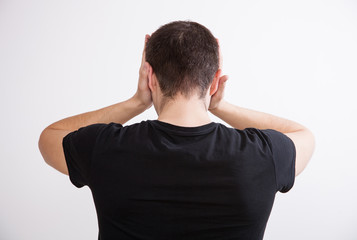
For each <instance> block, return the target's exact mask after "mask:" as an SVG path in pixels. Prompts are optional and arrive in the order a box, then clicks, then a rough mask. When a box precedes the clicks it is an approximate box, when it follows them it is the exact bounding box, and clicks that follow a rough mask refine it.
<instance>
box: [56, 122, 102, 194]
mask: <svg viewBox="0 0 357 240" xmlns="http://www.w3.org/2000/svg"><path fill="white" fill-rule="evenodd" d="M104 126H106V124H102V123H97V124H92V125H88V126H86V127H81V128H79V129H78V130H76V131H73V132H70V133H69V134H67V135H66V136H65V137H64V138H63V140H62V146H63V152H64V156H65V159H66V163H67V168H68V174H69V178H70V180H71V182H72V183H73V185H75V186H76V187H78V188H81V187H83V186H85V185H88V182H89V178H90V167H91V163H92V155H93V150H94V147H95V143H96V140H97V136H98V134H99V132H100V130H101V129H103V127H104Z"/></svg>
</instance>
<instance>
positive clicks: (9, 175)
mask: <svg viewBox="0 0 357 240" xmlns="http://www.w3.org/2000/svg"><path fill="white" fill-rule="evenodd" d="M173 20H193V21H197V22H199V23H201V24H203V25H205V26H206V27H208V28H209V29H211V31H212V32H213V34H214V35H215V36H216V37H217V38H219V39H220V43H221V48H222V53H223V57H224V67H223V71H224V73H225V74H228V75H229V76H230V79H229V80H228V82H227V85H226V86H227V91H226V95H225V96H226V99H227V100H228V101H230V102H233V103H235V104H237V105H240V106H243V107H247V108H252V109H255V110H260V111H263V112H269V113H272V114H275V115H278V116H281V117H285V118H288V119H292V120H295V121H297V122H299V123H301V124H303V125H305V126H307V127H308V128H310V129H311V130H312V132H313V133H314V134H315V136H316V141H317V145H316V151H315V153H314V156H313V158H312V160H311V163H310V164H309V165H308V167H307V169H306V170H305V171H304V172H303V173H302V174H301V175H300V176H299V177H298V178H297V179H296V182H295V186H294V188H293V189H292V190H291V191H290V192H289V193H286V194H281V193H278V194H277V196H276V201H275V205H274V207H273V210H272V213H271V217H270V220H269V222H268V225H267V229H266V232H265V239H268V240H269V239H270V240H280V239H281V240H285V239H290V240H301V239H324V240H330V239H331V240H332V239H342V240H345V239H346V240H354V239H357V228H356V226H357V207H356V204H357V193H356V190H357V187H356V185H357V177H356V170H357V163H356V161H357V157H356V148H357V146H356V144H357V141H356V136H357V131H356V123H357V111H356V110H357V107H356V103H357V97H356V89H357V85H356V80H357V70H356V69H357V3H356V1H337V0H336V1H311V0H309V1H182V0H181V1H164V0H161V1H88V0H86V1H84V0H81V1H72V0H71V1H69V0H61V1H49V0H43V1H39V0H35V1H27V0H23V1H16V0H15V1H14V0H12V1H10V0H8V1H7V0H0V80H1V82H0V93H1V94H0V104H1V108H0V109H1V119H0V121H1V124H0V133H1V138H0V141H1V142H0V146H1V150H0V151H1V152H0V156H1V157H0V164H1V165H0V190H1V193H0V194H1V195H0V239H3V240H23V239H24V240H25V239H51V240H57V239H93V240H95V239H97V234H98V226H97V219H96V212H95V208H94V204H93V201H92V196H91V192H90V190H89V188H88V187H84V188H81V189H77V188H76V187H75V186H73V185H72V184H71V183H70V181H69V179H68V177H67V176H65V175H63V174H61V173H59V172H57V171H56V170H54V169H52V168H51V167H49V166H48V165H46V164H45V162H44V161H43V159H42V157H41V155H40V152H39V150H38V145H37V144H38V138H39V135H40V133H41V131H42V130H43V129H44V128H45V127H46V126H47V125H49V124H51V123H53V122H55V121H57V120H60V119H62V118H65V117H68V116H72V115H75V114H79V113H83V112H87V111H91V110H96V109H99V108H102V107H105V106H108V105H111V104H114V103H117V102H119V101H123V100H126V99H127V98H129V97H131V96H132V95H133V94H134V92H135V90H136V84H137V77H138V68H139V64H140V58H141V52H142V48H143V42H144V36H145V34H146V33H152V32H153V31H155V30H156V29H157V28H158V27H160V26H161V25H163V24H165V23H168V22H170V21H173ZM155 118H156V114H155V111H154V109H153V108H152V109H150V110H148V111H147V112H145V113H143V114H142V115H140V116H138V117H136V118H134V119H132V120H131V121H130V122H128V123H127V124H131V123H134V122H138V121H141V120H146V119H155ZM212 120H214V121H219V120H217V119H216V118H213V117H212Z"/></svg>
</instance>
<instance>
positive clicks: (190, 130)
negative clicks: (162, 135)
mask: <svg viewBox="0 0 357 240" xmlns="http://www.w3.org/2000/svg"><path fill="white" fill-rule="evenodd" d="M149 121H150V122H151V123H153V124H154V125H155V126H156V127H158V128H160V129H162V130H164V131H168V132H171V133H174V134H179V135H201V134H206V133H209V132H211V131H212V130H213V129H214V128H215V127H216V125H217V123H215V122H210V123H207V124H204V125H201V126H197V127H183V126H178V125H174V124H171V123H167V122H162V121H160V120H149Z"/></svg>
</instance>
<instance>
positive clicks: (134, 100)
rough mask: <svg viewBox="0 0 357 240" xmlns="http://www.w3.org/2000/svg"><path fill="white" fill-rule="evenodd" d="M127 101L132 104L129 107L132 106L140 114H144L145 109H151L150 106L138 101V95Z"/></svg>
mask: <svg viewBox="0 0 357 240" xmlns="http://www.w3.org/2000/svg"><path fill="white" fill-rule="evenodd" d="M128 101H130V102H131V103H132V104H131V106H133V107H134V108H135V109H137V110H138V111H140V112H144V111H145V110H146V109H148V108H150V107H151V104H150V105H148V104H147V103H145V102H143V101H142V100H141V99H140V97H139V95H138V93H135V94H134V96H132V97H131V98H129V99H128Z"/></svg>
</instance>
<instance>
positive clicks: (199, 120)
mask: <svg viewBox="0 0 357 240" xmlns="http://www.w3.org/2000/svg"><path fill="white" fill-rule="evenodd" d="M157 120H159V121H162V122H166V123H170V124H173V125H176V126H182V127H197V126H202V125H205V124H208V123H210V122H212V121H211V119H210V117H209V115H208V112H207V109H206V106H205V103H204V101H203V100H202V99H198V98H194V97H193V98H190V99H187V98H185V97H183V96H181V95H179V96H176V97H175V99H174V100H170V101H168V102H166V104H165V105H164V106H163V108H162V110H161V111H160V113H159V117H158V119H157Z"/></svg>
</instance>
